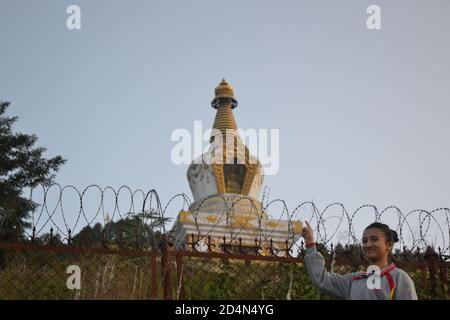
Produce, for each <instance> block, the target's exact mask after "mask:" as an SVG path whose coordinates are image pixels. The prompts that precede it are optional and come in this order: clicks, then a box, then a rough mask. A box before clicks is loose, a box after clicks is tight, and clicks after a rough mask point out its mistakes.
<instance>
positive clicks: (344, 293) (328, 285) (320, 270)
mask: <svg viewBox="0 0 450 320" xmlns="http://www.w3.org/2000/svg"><path fill="white" fill-rule="evenodd" d="M305 265H306V268H307V270H308V274H309V278H310V279H311V282H312V283H313V284H314V285H315V286H316V287H317V288H319V290H320V291H321V292H323V293H325V294H329V295H332V296H334V297H337V298H340V299H349V298H350V288H351V286H352V277H353V274H346V275H339V274H336V273H331V272H328V271H327V270H326V268H325V259H324V258H323V256H322V255H321V254H320V252H318V251H317V250H316V248H315V247H311V248H307V249H306V255H305Z"/></svg>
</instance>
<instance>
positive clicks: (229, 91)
mask: <svg viewBox="0 0 450 320" xmlns="http://www.w3.org/2000/svg"><path fill="white" fill-rule="evenodd" d="M215 93H216V95H215V97H214V99H213V100H212V101H211V106H212V107H213V108H214V109H217V113H216V118H215V119H214V124H213V128H214V129H218V130H220V131H222V132H224V133H225V130H226V129H235V130H236V129H237V125H236V120H234V116H233V112H232V109H234V108H236V107H237V104H238V103H237V101H236V99H235V98H234V92H233V87H232V86H231V85H229V84H228V82H227V81H226V80H225V79H222V82H220V84H219V85H218V86H217V87H216V90H215Z"/></svg>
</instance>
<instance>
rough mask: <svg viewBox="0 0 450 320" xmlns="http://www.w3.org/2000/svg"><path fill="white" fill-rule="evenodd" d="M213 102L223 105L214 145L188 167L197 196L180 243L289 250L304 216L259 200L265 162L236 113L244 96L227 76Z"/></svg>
mask: <svg viewBox="0 0 450 320" xmlns="http://www.w3.org/2000/svg"><path fill="white" fill-rule="evenodd" d="M211 105H212V107H213V108H214V109H216V110H217V111H216V117H215V119H214V124H213V128H212V134H211V139H210V145H209V147H208V150H207V151H206V152H205V153H203V154H202V155H201V156H199V157H198V158H197V159H195V160H194V161H193V162H192V163H191V164H190V166H189V168H188V170H187V179H188V182H189V187H190V189H191V191H192V194H193V198H194V202H193V203H192V204H191V205H190V206H189V209H188V210H182V211H180V212H179V214H178V216H177V218H176V220H175V223H174V225H173V228H172V235H173V239H174V244H175V246H177V247H186V246H190V245H193V244H194V245H195V248H196V249H197V250H199V251H206V250H212V251H215V250H218V251H223V247H224V246H226V247H227V250H232V249H237V248H239V250H241V251H242V250H246V251H249V250H250V251H252V250H254V248H256V247H260V248H262V250H260V252H259V253H260V254H263V255H265V254H270V253H271V249H273V250H274V251H277V252H280V251H281V252H283V250H286V249H288V248H290V247H291V246H292V244H293V243H295V242H296V241H297V240H298V239H299V237H300V232H301V230H302V222H301V221H298V220H296V221H292V220H288V219H279V218H278V219H277V218H271V217H269V215H268V213H267V212H266V211H265V210H264V208H263V205H262V203H261V201H260V200H258V197H259V194H260V192H261V186H262V182H263V178H264V173H263V168H262V165H261V163H260V161H259V160H258V159H257V158H256V157H255V156H253V155H251V154H250V152H249V150H248V148H247V146H246V145H245V144H244V143H243V142H242V140H241V137H240V136H239V133H238V131H237V129H238V127H237V124H236V120H235V118H234V115H233V109H235V108H236V107H237V106H238V102H237V100H236V99H235V97H234V90H233V87H232V86H231V85H230V84H228V82H227V81H226V80H225V79H223V80H222V81H221V82H220V84H219V86H218V87H216V89H215V97H214V99H213V100H212V102H211ZM209 244H211V245H210V246H209Z"/></svg>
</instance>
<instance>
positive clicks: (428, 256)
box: [424, 246, 439, 297]
mask: <svg viewBox="0 0 450 320" xmlns="http://www.w3.org/2000/svg"><path fill="white" fill-rule="evenodd" d="M424 257H425V260H426V261H427V264H428V271H429V272H430V283H431V293H432V295H433V296H434V297H437V290H436V287H437V284H436V283H437V281H436V273H437V272H436V271H437V270H436V269H437V268H436V264H437V262H438V259H439V256H438V254H437V253H436V252H435V251H434V249H433V248H432V247H430V246H428V247H427V250H426V251H425V255H424Z"/></svg>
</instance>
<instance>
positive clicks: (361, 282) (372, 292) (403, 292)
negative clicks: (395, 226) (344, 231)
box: [302, 222, 417, 300]
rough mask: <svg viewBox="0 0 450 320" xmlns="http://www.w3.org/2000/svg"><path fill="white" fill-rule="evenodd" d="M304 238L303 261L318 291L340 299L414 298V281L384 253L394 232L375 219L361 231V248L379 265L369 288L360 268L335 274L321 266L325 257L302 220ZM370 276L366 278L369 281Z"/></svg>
mask: <svg viewBox="0 0 450 320" xmlns="http://www.w3.org/2000/svg"><path fill="white" fill-rule="evenodd" d="M302 235H303V237H304V238H305V241H306V255H305V265H306V268H307V270H308V274H309V277H310V279H311V282H312V283H313V284H314V285H315V286H316V287H317V288H318V289H319V290H320V291H321V292H322V293H325V294H328V295H331V296H334V297H336V298H340V299H357V300H386V299H388V300H394V299H395V300H417V294H416V289H415V287H414V282H413V281H412V280H411V278H410V277H409V276H408V274H407V273H406V272H405V271H403V270H401V269H399V268H397V267H396V266H395V265H394V264H389V263H388V255H389V253H390V252H391V250H392V247H393V245H394V242H397V241H398V235H397V232H395V231H394V230H391V229H390V228H389V227H388V226H387V225H385V224H383V223H379V222H375V223H372V224H371V225H369V226H368V227H367V228H366V229H365V230H364V233H363V239H362V242H363V251H364V253H365V254H366V256H367V258H368V260H369V261H370V263H371V264H372V265H376V266H378V267H379V268H380V274H379V275H380V282H379V284H380V286H379V288H378V289H377V288H375V289H372V287H373V286H370V285H369V283H368V282H367V280H368V278H369V276H370V274H367V273H364V272H357V273H351V274H346V275H339V274H336V273H331V272H328V271H327V270H326V269H325V260H324V258H323V256H322V255H321V254H320V253H319V252H318V251H317V250H316V243H315V242H314V232H313V230H312V228H311V226H310V225H309V223H308V222H306V227H305V228H304V229H303V234H302ZM371 280H372V279H370V280H369V281H371Z"/></svg>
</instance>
